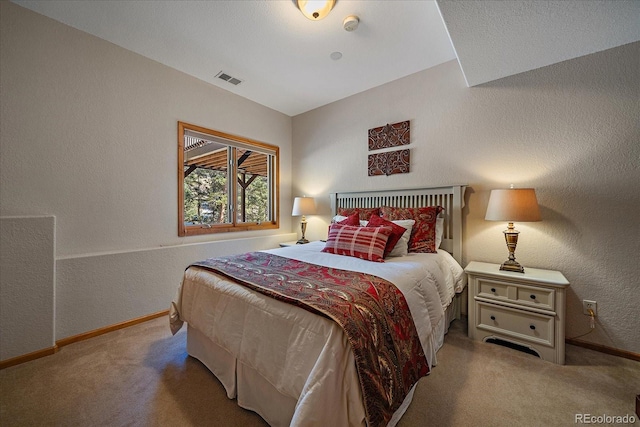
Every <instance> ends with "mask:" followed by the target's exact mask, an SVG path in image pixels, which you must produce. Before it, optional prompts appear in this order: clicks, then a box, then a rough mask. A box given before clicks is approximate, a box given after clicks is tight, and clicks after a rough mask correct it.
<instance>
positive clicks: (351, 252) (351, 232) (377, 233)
mask: <svg viewBox="0 0 640 427" xmlns="http://www.w3.org/2000/svg"><path fill="white" fill-rule="evenodd" d="M390 234H391V227H353V226H351V225H343V224H332V225H331V228H330V229H329V238H328V239H327V244H326V245H325V247H324V249H322V252H327V253H331V254H336V255H347V256H352V257H355V258H360V259H364V260H367V261H375V262H384V249H385V247H386V246H387V240H389V235H390Z"/></svg>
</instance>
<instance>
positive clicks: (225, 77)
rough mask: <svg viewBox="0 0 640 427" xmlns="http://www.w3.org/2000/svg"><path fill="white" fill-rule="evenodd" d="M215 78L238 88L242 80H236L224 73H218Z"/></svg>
mask: <svg viewBox="0 0 640 427" xmlns="http://www.w3.org/2000/svg"><path fill="white" fill-rule="evenodd" d="M216 77H217V78H219V79H222V80H224V81H225V82H229V83H231V84H232V85H235V86H238V85H239V84H240V83H242V80H240V79H237V78H235V77H233V76H230V75H229V74H227V73H225V72H224V71H220V72H219V73H218V74H216Z"/></svg>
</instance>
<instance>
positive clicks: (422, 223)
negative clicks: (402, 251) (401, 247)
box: [380, 206, 444, 253]
mask: <svg viewBox="0 0 640 427" xmlns="http://www.w3.org/2000/svg"><path fill="white" fill-rule="evenodd" d="M443 210H444V208H443V207H442V206H428V207H424V208H393V207H389V206H383V207H381V208H380V212H381V213H382V217H384V218H385V219H387V220H389V221H395V220H399V219H413V220H415V221H416V223H415V225H414V226H413V228H412V229H411V238H410V239H409V252H429V253H435V252H437V248H436V218H437V217H438V214H439V213H440V212H442V211H443Z"/></svg>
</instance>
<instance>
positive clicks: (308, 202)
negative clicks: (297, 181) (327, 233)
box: [291, 197, 316, 216]
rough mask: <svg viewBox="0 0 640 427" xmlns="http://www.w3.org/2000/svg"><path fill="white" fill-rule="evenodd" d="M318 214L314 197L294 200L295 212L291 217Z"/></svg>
mask: <svg viewBox="0 0 640 427" xmlns="http://www.w3.org/2000/svg"><path fill="white" fill-rule="evenodd" d="M315 213H316V201H315V200H314V198H313V197H296V198H295V199H294V200H293V212H291V215H293V216H300V215H313V214H315Z"/></svg>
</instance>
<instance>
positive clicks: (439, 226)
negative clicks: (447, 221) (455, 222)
mask: <svg viewBox="0 0 640 427" xmlns="http://www.w3.org/2000/svg"><path fill="white" fill-rule="evenodd" d="M443 233H444V218H436V249H438V248H439V247H440V244H441V243H442V234H443Z"/></svg>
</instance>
